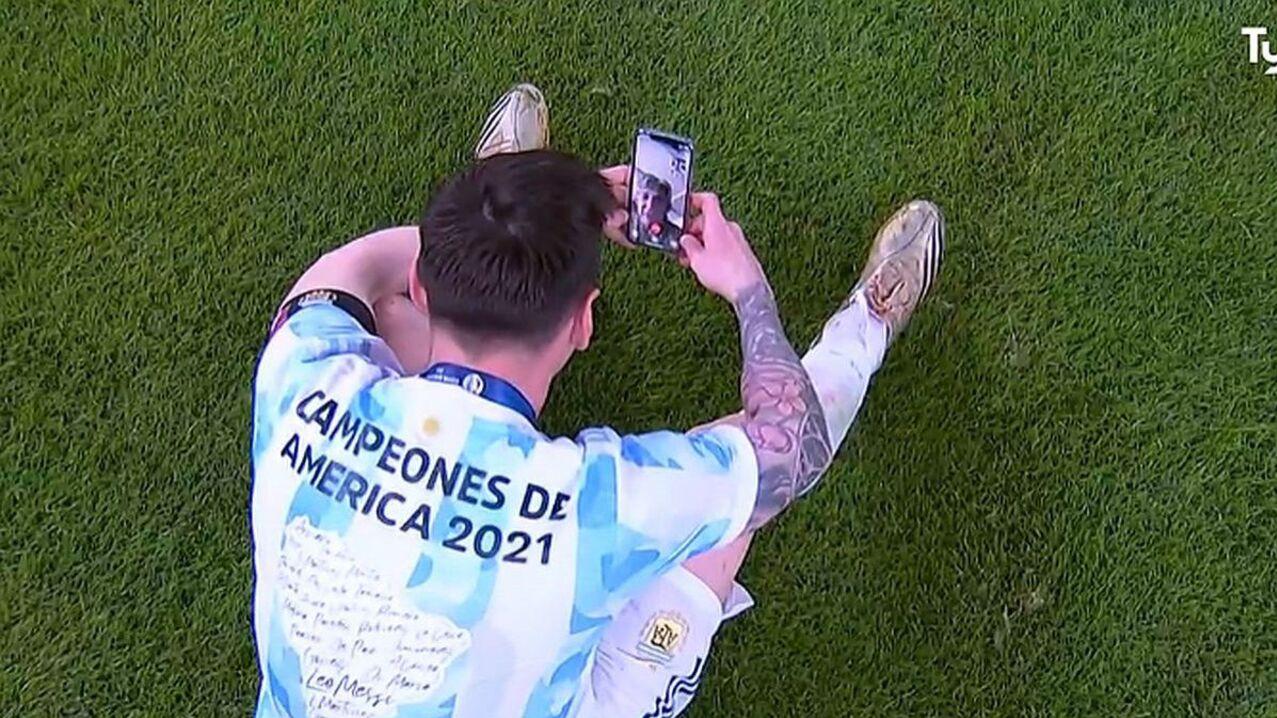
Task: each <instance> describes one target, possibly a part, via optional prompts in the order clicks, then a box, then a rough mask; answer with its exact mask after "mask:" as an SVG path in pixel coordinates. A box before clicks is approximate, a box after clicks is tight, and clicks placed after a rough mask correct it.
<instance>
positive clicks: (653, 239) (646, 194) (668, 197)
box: [627, 130, 692, 252]
mask: <svg viewBox="0 0 1277 718" xmlns="http://www.w3.org/2000/svg"><path fill="white" fill-rule="evenodd" d="M691 174H692V146H691V145H690V144H689V143H687V142H686V141H683V140H680V139H678V138H674V137H669V136H665V135H661V134H657V133H652V132H649V131H647V130H639V132H638V135H637V136H636V137H635V139H634V168H633V171H632V172H631V174H630V210H629V211H630V225H629V227H628V230H627V231H628V233H629V238H630V241H631V242H634V243H636V244H642V245H645V246H648V247H653V248H655V249H661V250H664V251H667V252H677V251H678V246H679V244H678V240H679V237H681V236H683V228H684V227H685V226H686V219H687V218H686V214H687V199H688V197H687V191H688V185H689V184H690V179H691Z"/></svg>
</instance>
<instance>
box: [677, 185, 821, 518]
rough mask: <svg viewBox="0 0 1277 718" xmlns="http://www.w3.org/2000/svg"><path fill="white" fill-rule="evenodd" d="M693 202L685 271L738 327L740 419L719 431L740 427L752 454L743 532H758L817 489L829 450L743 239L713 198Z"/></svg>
mask: <svg viewBox="0 0 1277 718" xmlns="http://www.w3.org/2000/svg"><path fill="white" fill-rule="evenodd" d="M693 201H694V204H695V205H696V207H697V208H698V209H700V211H701V216H700V217H699V218H698V220H697V222H696V223H695V225H694V227H693V235H692V236H687V237H684V240H683V249H684V253H685V256H684V264H687V265H688V266H690V267H691V269H692V271H693V272H695V273H696V276H697V279H699V280H700V281H701V283H702V284H703V285H705V287H706V288H707V289H709V290H710V291H712V292H714V293H716V294H718V295H720V296H722V297H723V298H725V299H727V300H728V301H730V302H731V303H732V307H733V308H734V309H735V311H736V316H737V319H738V320H739V322H740V330H741V353H742V364H743V367H742V371H741V401H742V404H743V407H744V412H743V413H741V414H734V415H732V416H729V417H725V418H724V419H721V420H720V421H719V422H716V423H723V424H734V425H737V426H739V427H741V429H743V430H744V432H745V435H746V436H747V437H749V441H750V444H752V445H753V447H754V453H755V455H756V457H757V460H758V496H757V499H756V501H755V504H754V510H753V513H752V515H751V516H750V519H749V524H748V526H749V528H750V529H757V528H759V527H761V526H762V525H763V524H765V523H767V522H768V521H770V520H771V519H773V518H775V517H776V516H778V515H779V514H780V513H781V511H783V510H784V509H785V508H786V507H787V506H789V505H790V504H791V503H793V502H794V501H795V500H796V499H797V498H798V497H799V496H802V495H803V494H805V493H807V492H808V491H809V490H811V488H812V487H814V486H815V485H816V482H817V481H818V480H819V479H820V477H821V475H822V474H823V473H824V471H825V469H826V468H828V466H829V462H830V459H831V458H832V456H833V449H832V447H831V446H830V442H829V435H828V430H827V429H826V427H825V418H824V413H823V411H822V409H821V406H820V401H819V399H818V398H817V396H816V390H815V388H814V387H813V386H812V383H811V378H810V377H808V375H807V371H806V370H805V369H803V365H802V362H801V361H800V360H799V357H798V353H797V352H796V351H794V347H793V345H792V344H790V342H789V340H788V339H787V338H786V337H785V330H784V327H783V325H782V324H781V320H780V313H779V311H778V309H777V307H776V300H775V298H774V297H773V295H772V290H771V287H770V286H769V285H768V283H767V278H766V276H765V275H764V273H763V270H762V267H761V265H760V264H759V263H758V260H757V258H756V257H755V256H754V253H753V250H752V249H750V246H749V243H748V241H746V239H745V235H744V233H743V232H742V231H741V229H740V227H739V226H738V225H737V224H736V223H735V222H729V221H728V220H727V219H726V218H725V217H724V216H723V214H722V209H721V208H720V206H719V203H718V198H717V197H715V196H714V195H712V194H698V195H696V196H695V197H694V198H693ZM698 229H699V232H698V231H697V230H698Z"/></svg>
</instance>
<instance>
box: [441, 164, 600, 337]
mask: <svg viewBox="0 0 1277 718" xmlns="http://www.w3.org/2000/svg"><path fill="white" fill-rule="evenodd" d="M615 205H616V200H615V199H614V198H613V197H612V193H611V192H610V191H609V190H608V187H607V185H606V184H605V183H604V181H603V178H602V177H601V176H600V175H599V174H598V172H597V171H595V170H594V169H593V168H591V167H588V166H586V165H585V164H584V163H583V162H581V161H580V160H578V159H576V158H574V157H571V156H569V155H566V154H562V153H559V152H552V151H549V150H537V151H534V152H520V153H517V154H505V155H496V156H494V157H491V158H489V159H486V160H481V161H479V162H476V163H475V164H473V165H471V166H470V167H467V168H466V169H464V170H462V171H461V172H459V173H457V174H456V175H454V176H453V177H452V178H450V179H449V180H448V181H447V182H446V183H445V184H444V185H443V187H442V189H440V190H439V191H438V192H437V193H436V194H435V195H434V197H433V198H432V199H431V200H430V203H429V204H428V205H427V206H426V210H425V212H424V213H423V215H422V217H421V253H420V254H419V255H418V257H417V277H418V278H419V279H420V280H421V284H422V286H423V287H425V289H426V296H427V299H428V301H429V305H430V317H431V320H432V321H435V322H442V323H444V324H446V325H448V326H450V327H451V328H453V329H455V330H456V331H457V332H458V333H459V334H461V335H463V336H464V337H466V338H469V339H475V340H491V339H499V340H514V341H518V342H521V343H525V344H539V343H542V342H544V341H545V340H547V339H549V338H550V336H552V335H553V333H554V331H555V330H556V329H557V328H558V327H560V326H561V324H562V322H563V320H564V319H565V318H567V316H568V314H569V313H570V312H571V310H572V309H573V308H574V306H575V305H576V303H577V302H578V301H580V300H581V299H582V298H584V297H585V295H586V294H588V293H589V291H590V290H591V289H593V288H595V287H596V286H597V284H598V276H599V252H600V249H599V244H600V236H601V234H602V229H603V222H604V218H605V217H606V216H607V213H608V212H610V211H611V210H612V209H614V207H615Z"/></svg>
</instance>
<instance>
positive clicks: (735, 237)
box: [682, 192, 767, 304]
mask: <svg viewBox="0 0 1277 718" xmlns="http://www.w3.org/2000/svg"><path fill="white" fill-rule="evenodd" d="M692 205H693V206H695V207H696V209H697V210H699V211H700V218H699V220H698V221H697V224H698V225H699V228H698V230H697V231H694V232H692V233H690V234H689V236H688V237H687V238H686V239H685V240H684V241H683V245H682V246H683V251H684V252H685V254H686V256H685V260H684V261H683V264H685V265H687V266H688V267H690V268H691V270H692V272H693V273H694V274H695V275H696V279H697V280H698V281H699V282H700V283H701V285H702V286H704V287H705V288H706V289H708V290H709V291H711V292H713V293H715V294H717V295H718V296H720V297H722V298H723V299H726V300H727V301H729V302H731V303H733V304H735V303H736V300H737V299H738V298H739V297H740V295H741V293H743V292H744V291H745V290H746V289H749V288H750V287H752V286H754V285H756V284H758V283H759V282H766V281H767V276H766V275H765V274H764V273H763V265H762V264H761V263H759V261H758V256H757V255H755V254H754V249H753V247H750V246H749V240H747V239H746V238H745V232H744V231H743V230H742V229H741V228H740V225H739V224H736V223H735V222H733V221H731V220H729V219H728V218H727V217H726V216H724V215H723V209H722V207H721V206H720V205H719V203H718V195H715V194H714V193H712V192H697V193H696V194H695V195H694V196H693V198H692Z"/></svg>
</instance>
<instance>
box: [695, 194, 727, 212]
mask: <svg viewBox="0 0 1277 718" xmlns="http://www.w3.org/2000/svg"><path fill="white" fill-rule="evenodd" d="M692 206H693V207H695V208H696V209H698V210H700V211H702V212H706V211H709V210H710V209H711V208H712V209H714V210H715V211H717V212H719V213H720V214H721V213H722V211H723V210H722V209H721V208H720V206H719V203H718V195H716V194H714V193H713V192H693V193H692Z"/></svg>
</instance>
